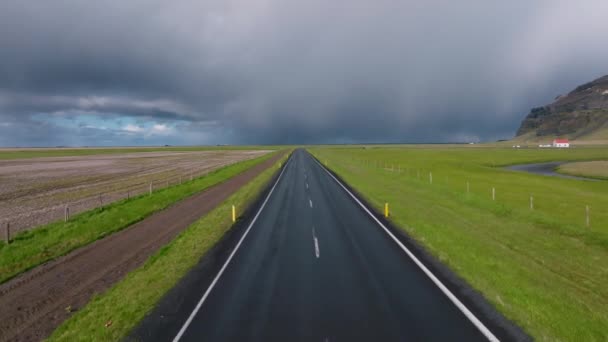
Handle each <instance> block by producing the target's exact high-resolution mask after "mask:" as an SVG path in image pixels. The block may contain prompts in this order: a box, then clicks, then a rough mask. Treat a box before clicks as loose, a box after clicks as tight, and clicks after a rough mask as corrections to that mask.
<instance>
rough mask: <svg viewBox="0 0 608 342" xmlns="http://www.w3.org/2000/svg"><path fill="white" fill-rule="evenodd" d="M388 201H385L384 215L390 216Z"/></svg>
mask: <svg viewBox="0 0 608 342" xmlns="http://www.w3.org/2000/svg"><path fill="white" fill-rule="evenodd" d="M388 214H389V213H388V203H384V217H388Z"/></svg>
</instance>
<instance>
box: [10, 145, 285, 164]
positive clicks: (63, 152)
mask: <svg viewBox="0 0 608 342" xmlns="http://www.w3.org/2000/svg"><path fill="white" fill-rule="evenodd" d="M279 148H284V147H278V146H239V145H229V146H167V147H162V146H156V147H104V148H0V160H7V159H24V158H40V157H67V156H88V155H97V154H121V153H136V152H188V151H190V152H191V151H216V150H277V149H279Z"/></svg>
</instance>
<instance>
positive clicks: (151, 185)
mask: <svg viewBox="0 0 608 342" xmlns="http://www.w3.org/2000/svg"><path fill="white" fill-rule="evenodd" d="M150 196H152V183H150Z"/></svg>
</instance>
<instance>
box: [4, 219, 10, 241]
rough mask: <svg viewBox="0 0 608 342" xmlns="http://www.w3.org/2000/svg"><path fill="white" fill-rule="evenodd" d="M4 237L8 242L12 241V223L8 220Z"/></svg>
mask: <svg viewBox="0 0 608 342" xmlns="http://www.w3.org/2000/svg"><path fill="white" fill-rule="evenodd" d="M5 229H6V230H5V232H4V233H5V234H4V238H5V239H6V244H7V245H8V244H9V243H11V223H10V222H9V221H7V222H6V227H5Z"/></svg>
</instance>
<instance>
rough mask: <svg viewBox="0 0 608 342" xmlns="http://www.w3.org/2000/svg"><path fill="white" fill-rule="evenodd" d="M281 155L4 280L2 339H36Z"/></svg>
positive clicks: (0, 302)
mask: <svg viewBox="0 0 608 342" xmlns="http://www.w3.org/2000/svg"><path fill="white" fill-rule="evenodd" d="M279 157H280V155H277V156H274V157H272V158H271V159H270V160H267V161H265V162H263V163H261V164H258V165H256V166H255V167H253V168H251V169H249V170H247V171H245V172H243V173H241V174H239V175H237V176H235V177H233V178H231V179H229V180H227V181H225V182H224V183H221V184H218V185H216V186H214V187H212V188H210V189H207V190H206V191H204V192H201V193H199V194H197V195H194V196H192V197H190V198H188V199H186V200H183V201H181V202H179V203H177V204H176V205H174V206H172V207H170V208H168V209H166V210H163V211H161V212H159V213H156V214H154V215H152V216H150V217H148V218H147V219H145V220H143V221H141V222H139V223H137V224H135V225H133V226H131V227H130V228H128V229H125V230H123V231H120V232H118V233H115V234H113V235H111V236H109V237H107V238H105V239H102V240H99V241H96V242H95V243H92V244H90V245H88V246H86V247H83V248H81V249H78V250H76V251H74V252H72V253H70V254H68V255H66V256H65V257H62V258H60V259H57V260H55V261H52V262H49V263H47V264H45V265H42V266H40V267H37V268H35V269H33V270H31V271H29V272H26V273H25V274H23V275H21V276H19V277H17V278H15V279H12V280H11V281H9V282H7V283H5V284H2V285H0V308H2V310H1V311H0V341H37V340H41V339H43V338H45V337H46V336H48V335H49V334H50V333H51V332H52V331H53V330H54V329H55V328H56V327H57V326H58V325H59V324H60V323H61V322H63V321H64V320H65V319H66V318H68V317H69V315H70V314H69V313H68V312H67V311H66V308H67V307H71V309H72V311H74V310H78V309H79V308H81V307H83V306H84V305H85V304H86V303H87V302H88V301H89V299H90V298H91V297H92V296H93V295H94V294H95V293H100V292H103V291H105V290H107V289H108V288H109V287H111V286H112V285H113V284H114V283H116V282H118V281H119V280H120V279H121V278H122V277H123V276H124V275H126V274H127V273H128V272H130V271H132V270H134V269H136V268H137V267H139V266H141V265H142V264H143V263H144V262H145V261H146V260H147V259H148V257H150V256H151V255H152V254H153V253H154V252H155V251H156V250H158V249H159V248H160V247H162V246H163V245H165V244H166V243H168V242H169V241H171V240H172V239H173V238H174V237H175V236H176V235H177V234H179V232H181V231H182V230H183V229H185V228H186V227H188V226H189V225H190V224H192V223H193V222H195V221H196V220H197V219H198V218H200V217H201V216H203V215H204V214H206V213H207V212H209V211H211V210H212V209H213V208H214V207H216V206H217V205H218V204H220V203H221V202H222V201H224V200H225V199H226V198H227V197H229V196H230V195H231V194H233V193H234V192H235V191H236V190H238V189H239V188H240V187H241V186H243V185H244V184H246V183H247V182H249V181H250V180H252V179H253V178H254V177H255V176H257V175H258V174H260V173H261V172H262V171H263V170H265V169H266V168H267V167H269V166H271V165H272V164H273V163H274V162H276V160H277V159H278V158H279Z"/></svg>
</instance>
